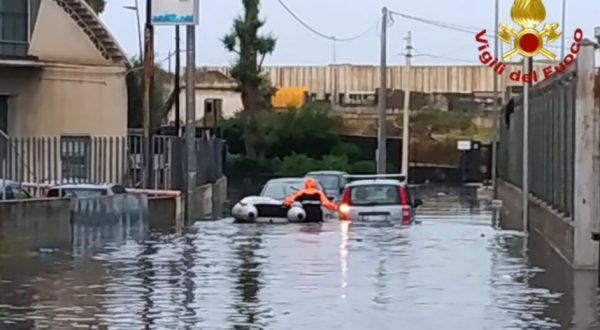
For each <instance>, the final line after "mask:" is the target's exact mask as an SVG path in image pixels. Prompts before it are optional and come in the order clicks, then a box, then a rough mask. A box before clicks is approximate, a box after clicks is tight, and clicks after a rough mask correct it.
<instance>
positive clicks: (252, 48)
mask: <svg viewBox="0 0 600 330" xmlns="http://www.w3.org/2000/svg"><path fill="white" fill-rule="evenodd" d="M242 4H243V6H244V12H243V15H240V16H239V17H238V18H236V19H235V21H234V22H233V27H232V30H231V32H230V33H229V34H227V35H225V36H224V37H223V39H222V42H223V45H224V46H225V48H226V49H227V50H228V51H229V52H232V53H235V54H236V55H237V59H236V62H235V63H234V65H233V67H232V70H231V75H232V76H233V78H235V79H236V80H237V81H238V84H239V89H240V92H241V94H242V104H243V105H244V111H243V112H244V114H243V115H244V116H243V117H244V147H245V151H246V156H247V157H249V158H251V159H257V158H258V157H259V155H260V154H262V153H263V151H262V150H259V149H258V148H259V143H260V140H259V139H260V136H259V134H260V132H259V127H258V120H257V119H258V112H259V111H260V105H261V104H264V102H265V100H264V94H265V93H264V92H261V86H262V87H263V91H264V81H265V77H263V76H262V75H261V72H262V64H263V61H264V59H265V56H266V55H268V54H271V53H272V52H273V51H274V50H275V44H276V40H275V38H274V37H273V36H271V35H259V30H260V28H262V27H263V26H264V25H265V21H264V20H261V19H260V18H259V12H260V0H242ZM259 57H260V60H259Z"/></svg>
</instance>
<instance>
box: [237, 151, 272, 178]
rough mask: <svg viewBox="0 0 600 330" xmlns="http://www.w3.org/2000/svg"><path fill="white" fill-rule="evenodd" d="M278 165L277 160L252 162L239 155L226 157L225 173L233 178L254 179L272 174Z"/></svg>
mask: <svg viewBox="0 0 600 330" xmlns="http://www.w3.org/2000/svg"><path fill="white" fill-rule="evenodd" d="M279 163H280V160H279V159H278V158H274V159H259V160H254V159H250V158H247V157H245V156H240V155H227V165H226V169H225V173H226V174H227V176H230V177H234V178H239V177H254V176H259V175H262V174H269V173H274V172H275V171H276V169H277V168H278V167H279Z"/></svg>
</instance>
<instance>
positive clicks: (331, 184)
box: [309, 174, 340, 189]
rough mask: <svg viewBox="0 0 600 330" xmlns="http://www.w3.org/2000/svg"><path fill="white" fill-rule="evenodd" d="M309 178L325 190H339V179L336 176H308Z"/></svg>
mask: <svg viewBox="0 0 600 330" xmlns="http://www.w3.org/2000/svg"><path fill="white" fill-rule="evenodd" d="M309 176H310V177H311V178H313V179H315V180H318V181H319V182H320V183H321V184H322V185H323V187H324V188H325V189H339V188H340V179H339V178H338V177H337V176H336V175H323V174H321V175H309Z"/></svg>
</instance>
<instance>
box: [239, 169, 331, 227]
mask: <svg viewBox="0 0 600 330" xmlns="http://www.w3.org/2000/svg"><path fill="white" fill-rule="evenodd" d="M304 180H305V179H304V178H282V179H272V180H269V181H268V182H267V183H266V184H265V186H264V187H263V190H262V191H261V193H260V195H259V196H248V197H246V198H244V199H242V200H241V201H240V202H239V203H237V204H235V206H234V207H233V209H232V210H231V215H232V216H233V218H234V219H235V220H236V221H237V222H245V223H289V222H320V221H323V220H324V218H328V217H329V215H330V213H329V212H328V211H325V210H324V209H323V207H322V206H321V204H320V203H310V202H305V203H298V202H297V203H294V204H293V205H292V206H291V207H287V206H285V205H283V200H284V199H286V198H287V197H288V196H290V195H291V194H293V193H294V192H296V191H298V190H301V189H303V188H304ZM317 187H318V189H319V190H321V191H324V189H323V186H322V185H321V184H320V183H319V182H317ZM315 214H317V216H316V217H315V216H313V215H315ZM318 214H321V216H318Z"/></svg>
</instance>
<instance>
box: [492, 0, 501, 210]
mask: <svg viewBox="0 0 600 330" xmlns="http://www.w3.org/2000/svg"><path fill="white" fill-rule="evenodd" d="M499 2H500V1H499V0H496V9H495V16H496V17H495V23H494V26H495V27H496V28H495V29H496V31H495V32H494V58H498V56H499V53H498V52H499V49H498V32H499V31H498V25H499V15H500V5H499ZM493 76H494V138H493V140H492V188H493V190H494V193H493V194H494V197H493V198H494V199H498V140H499V138H500V105H499V104H498V96H499V95H498V94H499V92H498V75H496V74H494V75H493Z"/></svg>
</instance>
